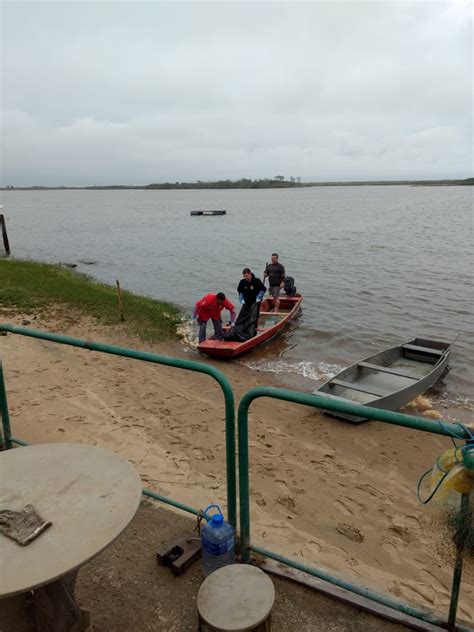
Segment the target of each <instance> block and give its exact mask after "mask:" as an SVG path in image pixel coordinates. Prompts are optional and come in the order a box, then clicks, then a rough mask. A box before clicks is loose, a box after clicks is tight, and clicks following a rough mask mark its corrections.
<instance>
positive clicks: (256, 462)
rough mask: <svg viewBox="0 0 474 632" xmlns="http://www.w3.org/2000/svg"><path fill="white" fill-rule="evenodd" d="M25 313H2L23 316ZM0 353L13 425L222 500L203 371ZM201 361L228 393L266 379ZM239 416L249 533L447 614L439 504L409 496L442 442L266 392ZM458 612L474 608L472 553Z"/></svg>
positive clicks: (216, 402) (218, 434) (69, 323)
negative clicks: (96, 450)
mask: <svg viewBox="0 0 474 632" xmlns="http://www.w3.org/2000/svg"><path fill="white" fill-rule="evenodd" d="M23 318H25V317H24V316H21V315H19V316H18V315H17V316H15V317H14V318H11V317H10V318H6V317H5V316H3V317H2V320H3V321H8V322H11V323H13V324H16V325H21V324H22V321H23ZM26 318H30V317H28V316H26ZM29 326H30V327H35V328H38V329H44V330H48V331H53V332H56V333H67V334H69V335H72V336H76V337H80V338H85V339H92V340H96V341H103V342H108V343H113V344H119V345H122V346H128V347H133V348H140V349H145V350H148V351H153V352H156V353H161V354H167V355H173V356H175V357H184V358H188V359H200V360H202V361H204V362H206V361H207V360H205V359H204V358H198V357H196V356H195V355H194V354H190V353H189V352H186V351H185V350H184V348H183V347H182V346H181V345H179V344H162V345H146V344H144V343H142V342H140V341H138V340H135V339H132V338H130V337H128V336H126V335H125V334H123V333H122V332H121V331H120V329H114V330H112V329H110V328H106V327H103V326H102V325H100V324H98V323H97V321H93V320H91V319H80V318H76V317H74V315H72V316H71V317H70V318H69V319H68V320H65V319H64V318H62V317H61V318H59V317H58V318H53V317H51V318H49V319H48V320H46V319H44V318H43V319H41V318H38V319H37V320H33V321H32V322H31V324H30V325H29ZM0 357H1V359H2V362H3V367H4V373H5V380H6V385H7V391H8V400H9V407H10V416H11V423H12V428H13V434H14V435H15V436H17V437H19V438H21V439H24V440H27V441H30V442H51V441H72V442H76V441H77V442H84V443H92V444H95V445H99V446H102V447H107V448H109V449H111V450H114V451H115V452H117V453H119V454H121V455H122V456H124V457H126V458H128V459H129V460H130V461H132V462H133V463H134V464H135V466H136V467H137V469H138V471H139V473H140V475H141V477H142V481H143V484H144V486H148V487H150V488H151V489H153V490H155V491H157V492H159V493H161V494H164V495H168V496H171V497H172V498H174V499H176V500H179V501H181V502H184V503H188V504H190V505H192V506H194V507H199V508H203V507H205V506H206V505H207V504H208V503H210V502H218V503H221V504H223V505H225V433H224V404H223V397H222V394H221V391H220V388H219V387H218V386H217V384H216V383H215V382H214V381H213V380H212V379H211V378H209V377H208V376H205V375H201V374H198V373H191V372H184V371H181V370H179V369H174V368H169V367H164V366H157V365H151V364H149V363H145V362H139V361H133V360H129V359H125V358H119V357H115V356H110V355H106V354H100V353H96V352H91V351H86V350H83V349H76V348H73V347H69V346H64V345H59V344H55V343H50V342H45V341H40V340H36V339H32V338H27V337H23V336H17V335H12V334H8V335H7V336H5V337H0ZM212 364H214V365H215V366H217V367H218V368H219V369H221V370H223V371H224V373H225V374H226V376H227V377H228V379H229V380H230V382H231V384H232V387H233V389H234V392H235V395H236V398H237V401H238V399H239V398H240V397H241V395H242V394H243V393H244V392H245V391H247V390H248V389H249V388H251V387H253V386H256V385H264V384H265V385H268V384H271V378H270V377H269V376H268V375H265V374H262V373H258V372H254V371H250V370H249V369H247V368H246V367H244V366H241V365H238V364H234V363H225V364H224V363H222V362H219V363H212ZM420 403H421V408H426V402H423V401H421V402H420ZM428 406H429V404H428ZM412 412H415V413H417V412H418V413H420V412H421V411H420V410H417V409H416V407H415V409H414V410H413V411H412ZM437 412H439V411H435V412H433V411H432V410H431V412H430V410H428V412H426V411H425V414H426V415H427V416H432V417H433V416H436V413H437ZM441 412H443V416H444V411H441ZM249 420H250V431H249V436H250V463H251V477H250V486H251V526H252V541H253V542H254V543H255V544H260V545H261V546H264V547H265V548H268V549H270V550H273V551H276V552H279V553H282V554H285V555H288V556H290V557H294V558H296V559H299V560H300V561H305V562H306V563H311V564H315V565H318V566H321V567H323V568H325V569H327V570H329V571H330V572H332V573H335V574H337V575H340V576H342V577H344V578H346V579H350V580H352V581H356V582H357V583H361V584H365V585H367V586H368V587H371V588H373V589H374V590H376V591H378V592H385V593H390V594H391V595H393V596H396V597H397V598H399V599H402V600H405V601H407V602H409V603H412V604H419V605H424V606H428V607H431V608H434V609H436V610H439V611H443V612H445V613H446V612H447V607H448V603H449V595H450V589H451V582H452V572H453V555H454V548H453V545H452V543H451V538H450V533H449V532H448V530H447V529H446V528H444V526H443V522H442V521H441V522H440V520H439V509H438V510H437V509H436V507H435V506H431V505H428V506H422V505H421V504H420V503H419V502H418V500H417V497H416V484H417V481H418V478H419V476H420V475H421V473H422V472H424V471H425V470H426V469H428V468H429V467H430V466H431V465H432V464H433V462H434V460H435V458H436V457H437V456H438V455H439V454H440V453H441V452H442V451H444V450H445V449H447V448H448V447H450V442H449V440H448V439H445V438H443V437H439V436H435V435H428V434H426V433H421V432H417V431H414V430H409V429H403V428H398V427H395V426H389V425H386V424H382V423H377V422H368V423H366V424H361V425H359V426H357V425H350V424H346V423H343V422H338V421H335V420H333V419H331V418H329V417H326V416H324V415H321V414H319V413H318V412H316V411H315V410H313V409H309V408H307V407H303V406H298V405H294V404H290V403H286V402H279V401H275V400H270V399H261V400H258V401H256V402H254V403H253V404H252V406H251V409H250V417H249ZM459 614H460V616H461V617H462V618H464V619H467V620H472V619H473V618H474V561H473V559H472V557H471V558H468V559H467V560H466V563H465V570H464V575H463V586H462V591H461V599H460V607H459Z"/></svg>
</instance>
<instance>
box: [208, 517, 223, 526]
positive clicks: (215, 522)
mask: <svg viewBox="0 0 474 632" xmlns="http://www.w3.org/2000/svg"><path fill="white" fill-rule="evenodd" d="M223 522H224V516H223V515H222V514H214V515H213V516H212V520H211V523H212V524H213V525H214V526H215V527H220V526H221V525H222V524H223Z"/></svg>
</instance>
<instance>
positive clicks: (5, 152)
mask: <svg viewBox="0 0 474 632" xmlns="http://www.w3.org/2000/svg"><path fill="white" fill-rule="evenodd" d="M0 1H1V5H0V7H1V9H0V11H1V13H0V19H1V38H2V39H1V74H2V83H1V100H0V103H1V154H0V157H1V163H0V184H1V185H2V186H6V185H13V186H33V185H44V186H61V185H63V186H82V185H107V184H131V185H140V184H148V183H152V182H166V181H169V182H176V181H180V182H184V181H197V180H205V181H206V180H217V179H227V178H229V179H239V178H243V177H244V178H252V179H254V178H266V177H270V178H272V177H274V176H275V175H283V176H285V177H286V178H289V177H295V178H296V177H299V178H301V179H302V181H328V180H330V181H343V180H383V179H390V180H396V179H436V178H467V177H470V176H472V175H473V154H472V147H473V134H472V131H473V118H472V116H473V115H472V111H473V75H472V50H473V49H472V44H473V28H472V27H473V4H472V3H471V2H470V1H469V0H450V1H449V2H425V1H416V2H415V1H413V2H401V1H397V0H395V1H393V2H388V1H386V0H379V1H373V2H355V1H352V2H337V1H332V2H294V1H287V2H226V1H225V0H220V1H219V2H181V1H179V0H176V1H174V2H159V1H148V2H146V1H133V2H131V1H130V2H114V1H102V2H99V1H98V2H77V1H75V0H70V1H62V2H42V1H40V0H38V1H35V2H23V1H22V0H15V1H14V2H13V1H5V0H0Z"/></svg>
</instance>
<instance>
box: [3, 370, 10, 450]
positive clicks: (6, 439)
mask: <svg viewBox="0 0 474 632" xmlns="http://www.w3.org/2000/svg"><path fill="white" fill-rule="evenodd" d="M0 415H1V416H2V433H1V436H0V445H1V444H2V438H3V444H4V446H5V450H9V449H10V448H11V447H12V429H11V426H10V415H9V413H8V403H7V389H6V388H5V380H4V378H3V366H2V363H1V362H0Z"/></svg>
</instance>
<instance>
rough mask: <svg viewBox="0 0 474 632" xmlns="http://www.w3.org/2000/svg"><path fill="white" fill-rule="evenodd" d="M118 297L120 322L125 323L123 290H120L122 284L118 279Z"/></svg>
mask: <svg viewBox="0 0 474 632" xmlns="http://www.w3.org/2000/svg"><path fill="white" fill-rule="evenodd" d="M117 297H118V304H119V313H120V320H121V321H122V323H123V322H124V320H125V318H124V316H123V303H122V290H121V289H120V283H119V280H118V279H117Z"/></svg>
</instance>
